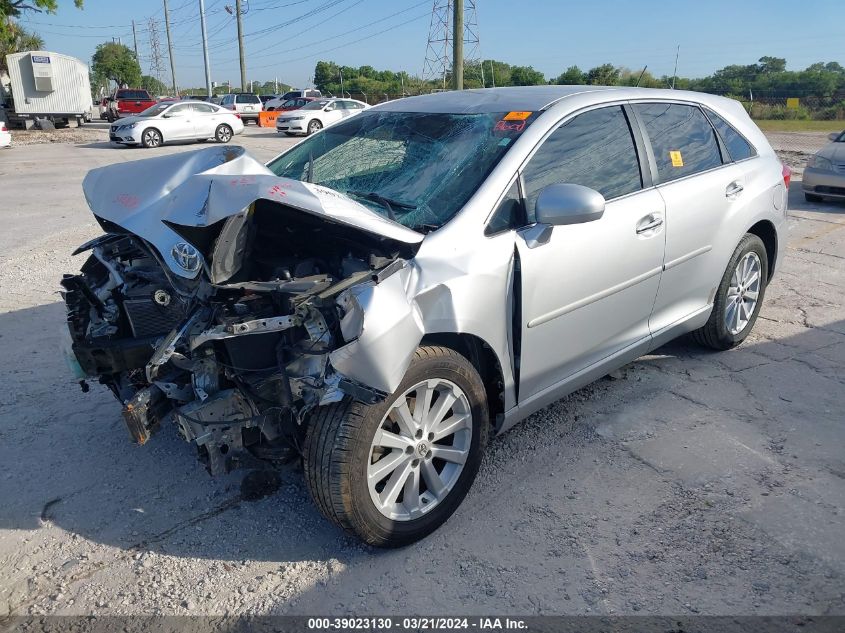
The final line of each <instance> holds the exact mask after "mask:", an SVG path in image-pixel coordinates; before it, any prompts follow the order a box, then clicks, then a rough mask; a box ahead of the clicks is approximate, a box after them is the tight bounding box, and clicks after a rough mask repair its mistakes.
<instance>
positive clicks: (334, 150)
mask: <svg viewBox="0 0 845 633" xmlns="http://www.w3.org/2000/svg"><path fill="white" fill-rule="evenodd" d="M531 114H532V113H530V112H518V113H514V112H511V113H507V112H504V113H501V112H500V113H483V114H441V113H409V112H378V111H375V112H364V113H361V114H359V115H357V116H355V117H351V118H350V119H348V120H347V121H343V122H341V123H338V124H337V125H333V126H331V127H329V128H326V129H325V130H324V131H323V132H321V133H320V134H316V135H314V136H311V137H309V138H307V139H305V140H304V141H303V142H301V143H300V144H298V145H296V146H295V147H294V148H292V149H291V150H290V151H288V152H285V153H284V154H282V155H281V156H279V157H277V158H276V159H274V160H273V161H272V162H270V163H269V164H268V167H269V168H270V169H271V170H272V171H273V172H274V173H275V174H276V175H278V176H282V177H285V178H292V179H294V180H301V181H310V182H314V183H317V184H320V185H323V186H325V187H330V188H332V189H334V190H336V191H340V192H341V193H344V194H347V195H349V197H351V198H353V199H354V200H356V201H357V202H360V203H361V204H363V205H366V206H367V207H368V208H370V209H372V210H373V211H376V212H377V213H380V214H382V215H384V216H385V217H388V218H390V219H394V220H395V221H396V222H399V223H400V224H403V225H405V226H407V227H410V228H412V229H415V230H417V231H421V232H428V231H430V230H434V229H437V228H439V227H441V226H443V225H444V224H445V223H446V222H447V221H448V220H449V219H450V218H451V217H452V216H453V215H455V214H456V213H457V212H458V211H459V210H460V209H461V207H462V206H463V205H464V204H466V202H467V200H469V198H470V196H472V194H473V193H475V191H476V190H477V189H478V187H479V186H480V185H481V183H482V182H484V179H485V178H487V176H488V174H489V173H490V172H491V171H492V169H493V168H494V167H495V166H496V164H497V163H498V162H499V161H500V160H501V158H502V156H504V154H505V152H507V150H508V147H510V145H511V144H512V142H513V141H514V140H516V138H517V137H518V136H519V134H521V133H522V131H523V130H524V129H525V128H526V127H527V125H528V124H529V123H530V121H531V119H532V118H533V117H532V116H531ZM512 115H519V116H522V117H523V118H521V119H514V118H513V116H512ZM509 117H510V118H509Z"/></svg>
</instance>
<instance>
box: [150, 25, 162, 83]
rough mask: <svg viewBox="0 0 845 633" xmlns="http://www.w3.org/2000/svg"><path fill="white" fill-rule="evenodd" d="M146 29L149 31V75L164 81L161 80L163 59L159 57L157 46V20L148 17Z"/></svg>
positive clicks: (159, 52)
mask: <svg viewBox="0 0 845 633" xmlns="http://www.w3.org/2000/svg"><path fill="white" fill-rule="evenodd" d="M147 29H148V31H149V33H150V77H155V78H156V79H158V80H159V81H160V82H162V83H164V81H163V80H162V77H163V76H164V61H163V59H162V57H161V49H160V48H159V42H158V20H156V19H155V18H150V20H149V22H148V23H147Z"/></svg>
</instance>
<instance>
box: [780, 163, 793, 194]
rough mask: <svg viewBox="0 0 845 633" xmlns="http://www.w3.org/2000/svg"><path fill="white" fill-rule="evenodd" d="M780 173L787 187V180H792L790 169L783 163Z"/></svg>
mask: <svg viewBox="0 0 845 633" xmlns="http://www.w3.org/2000/svg"><path fill="white" fill-rule="evenodd" d="M781 175H783V184H784V186H785V187H786V188H787V189H789V181H790V180H792V170H791V169H790V168H789V167H787V166H786V165H784V166H783V170H782V171H781Z"/></svg>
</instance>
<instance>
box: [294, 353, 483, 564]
mask: <svg viewBox="0 0 845 633" xmlns="http://www.w3.org/2000/svg"><path fill="white" fill-rule="evenodd" d="M489 425H490V423H489V420H488V413H487V401H486V397H485V391H484V385H483V383H482V382H481V378H480V377H479V375H478V372H476V370H475V368H474V367H473V366H472V364H471V363H470V362H469V361H468V360H467V359H466V358H464V357H463V356H461V355H460V354H458V353H457V352H456V351H454V350H452V349H449V348H445V347H420V348H418V349H417V351H416V354H415V356H414V359H413V361H412V362H411V365H410V367H409V368H408V371H407V372H406V374H405V378H404V380H403V381H402V384H401V385H400V386H399V388H398V389H397V390H396V391H395V392H394V393H393V394H391V395H390V396H389V397H388V398H386V399H385V400H384V401H383V402H380V403H378V404H375V405H364V404H361V403H358V402H352V401H350V400H346V401H343V402H340V403H337V404H334V405H330V406H326V407H320V408H318V409H317V412H316V413H315V414H314V417H313V419H312V420H311V425H310V428H309V429H308V435H307V438H306V441H305V481H306V483H307V486H308V490H309V492H310V493H311V496H312V497H313V499H314V501H315V503H316V504H317V506H318V507H319V509H320V511H321V512H322V513H323V514H324V515H325V516H326V517H327V518H328V519H330V520H331V521H332V522H334V523H335V524H337V525H339V526H340V527H342V528H344V529H345V530H347V531H348V532H351V533H352V534H355V535H356V536H358V537H359V538H360V539H361V540H363V541H364V542H366V543H369V544H370V545H376V546H379V547H399V546H402V545H407V544H409V543H413V542H414V541H417V540H419V539H421V538H423V537H425V536H427V535H428V534H430V533H431V532H433V531H434V530H436V529H437V528H438V527H439V526H440V525H442V524H443V523H444V522H445V521H446V520H447V519H448V518H449V517H450V516H451V515H452V513H453V512H455V510H456V509H457V507H458V506H459V505H460V503H461V501H463V498H464V497H465V496H466V494H467V491H468V490H469V488H470V486H471V485H472V482H473V480H474V479H475V475H476V473H477V472H478V468H479V465H480V464H481V458H482V456H483V454H484V447H485V446H486V444H487V436H488V433H489Z"/></svg>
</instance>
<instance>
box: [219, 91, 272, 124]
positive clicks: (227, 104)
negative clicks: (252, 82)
mask: <svg viewBox="0 0 845 633" xmlns="http://www.w3.org/2000/svg"><path fill="white" fill-rule="evenodd" d="M220 105H221V106H222V107H224V108H226V109H227V110H231V111H232V112H237V113H238V114H240V115H241V119H243V122H244V125H245V124H246V123H248V122H249V121H254V122H255V123H256V124H257V123H258V114H259V113H260V112H261V111H262V110H263V109H264V104H263V103H261V99H260V98H259V97H258V95H254V94H249V93H247V92H239V93H234V94H228V95H223V98H222V99H221V100H220Z"/></svg>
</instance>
